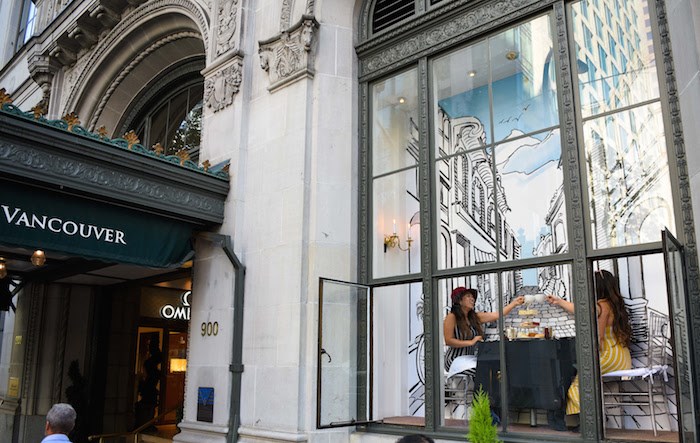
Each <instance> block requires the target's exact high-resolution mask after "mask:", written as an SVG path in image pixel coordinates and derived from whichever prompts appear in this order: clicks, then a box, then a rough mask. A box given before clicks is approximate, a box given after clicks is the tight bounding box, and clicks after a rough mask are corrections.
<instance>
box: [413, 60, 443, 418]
mask: <svg viewBox="0 0 700 443" xmlns="http://www.w3.org/2000/svg"><path fill="white" fill-rule="evenodd" d="M428 82H429V80H428V59H427V58H425V57H423V58H421V59H420V60H418V103H419V107H418V113H419V115H418V122H419V123H418V130H419V137H418V145H419V148H418V152H419V153H420V155H419V160H418V179H419V181H418V195H420V239H421V251H420V252H421V275H422V280H423V309H424V312H423V339H424V340H425V349H424V353H425V354H424V356H423V357H424V358H423V364H424V365H425V367H424V370H425V430H426V431H434V430H435V428H436V424H437V423H439V417H438V415H437V414H438V411H441V410H442V408H439V407H437V406H438V405H437V402H438V401H440V394H437V395H436V393H439V392H440V391H438V390H437V387H438V386H440V376H441V372H440V371H436V370H434V369H435V368H438V367H440V366H439V361H438V360H439V359H440V353H439V352H435V351H436V350H437V349H439V347H438V346H439V343H438V341H439V339H440V334H433V332H434V331H438V330H439V325H438V324H437V323H438V314H437V313H438V312H439V306H438V302H437V297H435V294H436V293H437V292H436V291H435V289H436V288H435V287H434V284H433V281H432V277H431V276H432V263H433V254H434V251H433V247H432V246H433V244H436V243H434V241H435V238H434V236H435V233H434V232H433V231H434V230H433V229H432V226H433V225H432V223H433V214H432V213H433V204H432V201H433V199H432V195H431V192H430V190H431V186H430V184H431V183H432V180H433V178H434V177H433V171H432V170H433V169H434V168H432V164H433V161H432V158H433V155H432V152H431V149H430V146H431V144H430V135H429V134H430V132H429V130H428V128H429V127H430V122H429V119H430V115H431V114H430V112H431V109H430V104H429V102H430V99H429V93H428Z"/></svg>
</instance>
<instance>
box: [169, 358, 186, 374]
mask: <svg viewBox="0 0 700 443" xmlns="http://www.w3.org/2000/svg"><path fill="white" fill-rule="evenodd" d="M170 372H171V373H173V372H187V359H185V358H171V359H170Z"/></svg>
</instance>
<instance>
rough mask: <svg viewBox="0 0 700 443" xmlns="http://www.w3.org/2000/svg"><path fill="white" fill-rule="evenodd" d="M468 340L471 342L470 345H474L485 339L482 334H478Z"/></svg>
mask: <svg viewBox="0 0 700 443" xmlns="http://www.w3.org/2000/svg"><path fill="white" fill-rule="evenodd" d="M468 341H470V342H471V344H470V345H469V346H474V345H476V344H477V343H479V342H480V341H484V337H482V336H480V335H477V336H476V337H474V338H473V339H471V340H468Z"/></svg>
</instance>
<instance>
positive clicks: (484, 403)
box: [467, 388, 501, 443]
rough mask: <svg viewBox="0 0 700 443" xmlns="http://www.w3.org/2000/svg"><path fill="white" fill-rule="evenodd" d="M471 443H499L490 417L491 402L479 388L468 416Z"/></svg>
mask: <svg viewBox="0 0 700 443" xmlns="http://www.w3.org/2000/svg"><path fill="white" fill-rule="evenodd" d="M467 439H468V440H469V441H470V442H471V443H500V442H501V441H500V440H499V439H498V429H497V428H496V425H495V424H494V422H493V418H492V416H491V400H490V399H489V396H488V394H486V393H485V392H484V391H483V390H482V389H481V388H479V391H478V392H476V393H475V394H474V399H473V401H472V408H471V413H470V414H469V434H468V435H467Z"/></svg>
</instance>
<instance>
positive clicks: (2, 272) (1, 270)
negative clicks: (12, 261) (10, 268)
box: [0, 258, 7, 278]
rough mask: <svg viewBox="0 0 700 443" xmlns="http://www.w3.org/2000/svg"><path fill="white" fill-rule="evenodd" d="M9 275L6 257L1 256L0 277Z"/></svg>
mask: <svg viewBox="0 0 700 443" xmlns="http://www.w3.org/2000/svg"><path fill="white" fill-rule="evenodd" d="M5 277H7V264H6V263H5V259H4V258H0V278H5Z"/></svg>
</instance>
